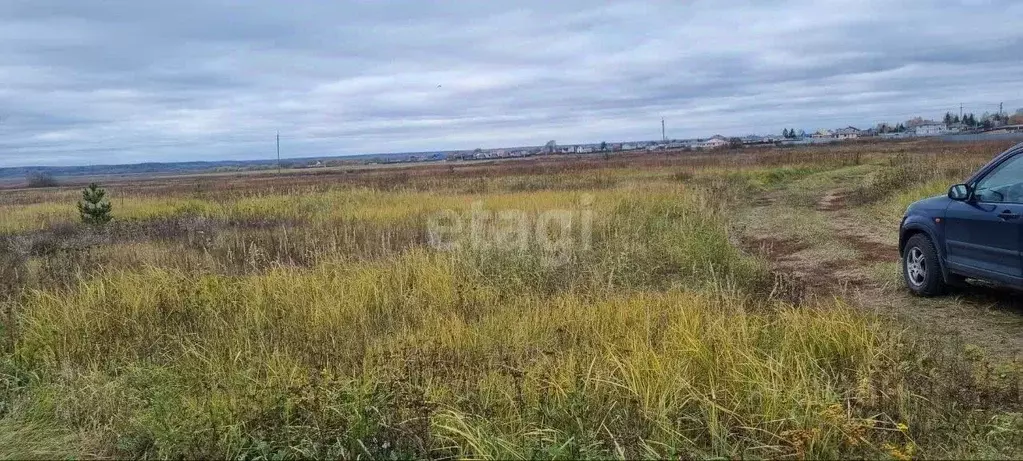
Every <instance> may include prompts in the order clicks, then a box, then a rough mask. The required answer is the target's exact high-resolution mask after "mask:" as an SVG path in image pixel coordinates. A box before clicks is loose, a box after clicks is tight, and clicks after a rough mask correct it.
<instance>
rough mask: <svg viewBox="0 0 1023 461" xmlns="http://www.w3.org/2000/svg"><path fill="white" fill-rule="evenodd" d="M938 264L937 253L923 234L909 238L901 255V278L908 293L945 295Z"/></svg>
mask: <svg viewBox="0 0 1023 461" xmlns="http://www.w3.org/2000/svg"><path fill="white" fill-rule="evenodd" d="M938 264H939V263H938V251H937V250H935V249H934V243H932V242H931V239H929V238H927V236H926V235H923V234H918V235H914V236H913V237H912V238H910V239H909V241H908V242H906V249H905V250H904V251H903V253H902V276H903V278H904V279H905V280H906V286H907V287H909V291H911V292H913V294H916V295H919V296H937V295H941V294H943V293H945V290H946V288H947V286H946V285H945V280H944V279H943V278H942V276H941V266H939V265H938Z"/></svg>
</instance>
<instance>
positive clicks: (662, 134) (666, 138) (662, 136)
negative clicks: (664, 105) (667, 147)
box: [661, 117, 668, 142]
mask: <svg viewBox="0 0 1023 461" xmlns="http://www.w3.org/2000/svg"><path fill="white" fill-rule="evenodd" d="M661 141H663V142H668V136H667V135H666V134H665V131H664V117H661Z"/></svg>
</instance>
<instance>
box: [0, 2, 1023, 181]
mask: <svg viewBox="0 0 1023 461" xmlns="http://www.w3.org/2000/svg"><path fill="white" fill-rule="evenodd" d="M1021 24H1023V2H1018V1H1015V0H1005V1H998V0H990V1H985V0H975V1H946V2H929V1H903V2H890V1H888V0H883V1H866V0H855V1H842V2H819V1H810V0H807V1H777V2H774V1H771V2H768V1H748V2H732V1H722V0H719V1H707V2H700V1H696V2H692V1H683V0H671V1H653V0H650V1H636V2H628V1H614V2H597V1H576V0H558V1H550V0H542V1H532V0H515V1H502V0H492V1H470V0H457V1H446V2H439V1H438V2H429V1H424V0H409V1H394V2H388V1H369V0H367V1H343V0H331V1H326V0H324V1H318V2H317V1H301V2H284V1H269V0H244V1H243V0H236V1H226V0H176V1H174V2H170V1H167V2H163V1H155V0H154V1H138V0H107V1H78V0H63V1H52V0H0V167H4V166H23V165H77V164H104V163H135V162H144V161H183V160H197V159H199V160H212V159H253V158H266V157H272V156H273V155H274V142H273V138H274V133H275V132H276V131H277V130H280V131H281V138H282V148H283V155H284V156H286V157H302V156H319V155H345V154H356V153H371V152H397V151H430V150H443V149H472V148H475V147H500V146H509V145H536V144H543V143H544V142H546V141H547V140H549V139H556V140H557V141H558V142H559V143H562V144H570V143H582V142H600V141H602V140H607V141H611V140H630V139H657V138H659V137H660V119H661V117H665V118H666V119H667V123H668V135H669V137H674V138H685V137H706V136H710V135H712V134H715V133H722V134H726V135H729V134H734V135H740V134H747V133H753V132H757V133H768V132H780V131H781V129H782V128H785V127H795V128H801V129H805V130H807V131H810V130H814V129H818V128H823V127H838V126H845V125H855V126H859V127H861V128H865V127H866V126H869V125H873V124H875V123H877V122H879V121H899V120H905V119H907V118H910V117H911V116H914V115H917V114H919V115H923V116H925V117H931V118H938V117H940V116H941V115H942V114H944V112H945V111H946V110H954V111H956V112H958V110H959V104H960V103H964V104H965V105H966V110H967V112H970V111H973V112H977V113H978V114H980V113H982V112H985V111H990V112H994V111H997V110H998V103H999V102H1005V104H1006V110H1007V111H1015V110H1016V109H1017V108H1018V107H1023V27H1021Z"/></svg>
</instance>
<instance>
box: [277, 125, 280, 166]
mask: <svg viewBox="0 0 1023 461" xmlns="http://www.w3.org/2000/svg"><path fill="white" fill-rule="evenodd" d="M280 175H281V132H280V130H278V131H277V176H280Z"/></svg>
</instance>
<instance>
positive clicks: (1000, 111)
mask: <svg viewBox="0 0 1023 461" xmlns="http://www.w3.org/2000/svg"><path fill="white" fill-rule="evenodd" d="M1002 104H1004V103H1001V102H1000V103H998V118H1002Z"/></svg>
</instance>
